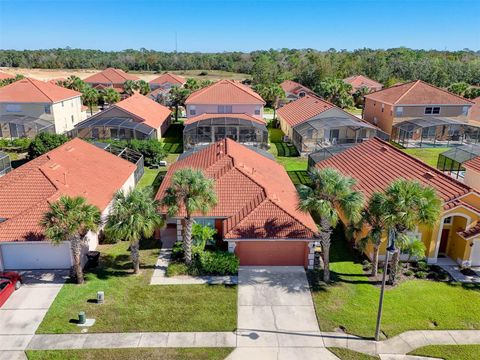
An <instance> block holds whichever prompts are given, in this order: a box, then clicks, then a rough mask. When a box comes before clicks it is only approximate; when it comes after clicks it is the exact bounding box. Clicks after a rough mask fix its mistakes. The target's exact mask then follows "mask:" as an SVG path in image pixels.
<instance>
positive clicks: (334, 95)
mask: <svg viewBox="0 0 480 360" xmlns="http://www.w3.org/2000/svg"><path fill="white" fill-rule="evenodd" d="M314 90H315V92H316V93H318V94H320V96H321V97H323V98H324V99H325V100H327V101H330V102H331V103H333V104H335V105H337V106H338V107H340V108H342V109H344V108H348V107H352V106H353V104H354V103H353V97H352V95H351V94H350V93H351V91H352V85H350V84H347V83H345V82H344V81H343V80H342V79H336V78H327V79H325V80H323V81H321V82H320V83H319V84H318V86H317V87H315V89H314Z"/></svg>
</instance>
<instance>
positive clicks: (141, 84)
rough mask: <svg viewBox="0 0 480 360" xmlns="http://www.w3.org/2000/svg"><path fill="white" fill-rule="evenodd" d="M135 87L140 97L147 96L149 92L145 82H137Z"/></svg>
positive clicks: (148, 86)
mask: <svg viewBox="0 0 480 360" xmlns="http://www.w3.org/2000/svg"><path fill="white" fill-rule="evenodd" d="M137 87H138V91H140V94H142V95H147V94H148V93H149V92H150V85H149V84H148V83H147V82H146V81H145V80H138V81H137Z"/></svg>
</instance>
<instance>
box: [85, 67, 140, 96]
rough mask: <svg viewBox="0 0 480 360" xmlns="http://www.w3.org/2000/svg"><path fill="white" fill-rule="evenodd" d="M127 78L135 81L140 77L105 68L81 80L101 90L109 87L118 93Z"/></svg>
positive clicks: (120, 91)
mask: <svg viewBox="0 0 480 360" xmlns="http://www.w3.org/2000/svg"><path fill="white" fill-rule="evenodd" d="M127 80H133V81H137V80H140V79H139V78H138V77H136V76H135V75H130V74H127V73H126V72H125V71H123V70H120V69H115V68H107V69H105V70H102V71H100V72H98V73H96V74H94V75H90V76H89V77H87V78H85V79H83V81H85V82H86V83H87V84H90V86H92V87H93V88H95V89H98V90H101V89H105V88H107V87H111V88H114V89H115V90H117V91H118V92H119V93H123V84H124V83H125V81H127Z"/></svg>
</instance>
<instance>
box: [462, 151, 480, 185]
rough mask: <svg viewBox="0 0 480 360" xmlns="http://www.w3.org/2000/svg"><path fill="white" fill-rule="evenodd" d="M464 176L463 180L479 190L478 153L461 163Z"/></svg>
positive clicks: (479, 158) (479, 161)
mask: <svg viewBox="0 0 480 360" xmlns="http://www.w3.org/2000/svg"><path fill="white" fill-rule="evenodd" d="M463 167H464V168H465V176H464V178H463V182H464V183H465V184H467V185H468V186H470V187H472V188H474V189H475V190H477V191H478V192H480V155H479V156H477V157H475V158H473V159H471V160H468V161H467V162H465V163H463Z"/></svg>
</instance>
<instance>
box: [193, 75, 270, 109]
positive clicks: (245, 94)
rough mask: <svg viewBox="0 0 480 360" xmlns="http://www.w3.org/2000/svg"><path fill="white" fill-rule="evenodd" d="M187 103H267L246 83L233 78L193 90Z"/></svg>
mask: <svg viewBox="0 0 480 360" xmlns="http://www.w3.org/2000/svg"><path fill="white" fill-rule="evenodd" d="M185 104H187V105H188V104H195V105H196V104H214V105H217V104H226V105H233V104H247V105H250V104H258V105H265V101H264V100H263V99H262V97H261V96H260V95H258V94H257V93H256V92H255V91H253V90H252V89H251V88H249V87H248V86H246V85H243V84H241V83H239V82H237V81H232V80H220V81H217V82H215V83H213V84H212V85H210V86H207V87H205V88H203V89H200V90H197V91H195V92H193V93H192V94H191V95H190V96H189V97H188V99H187V100H186V101H185Z"/></svg>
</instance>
